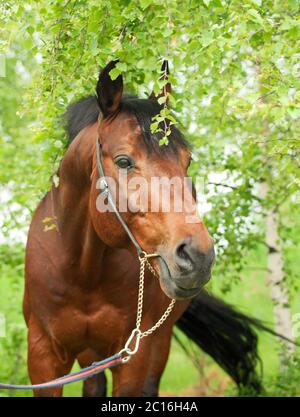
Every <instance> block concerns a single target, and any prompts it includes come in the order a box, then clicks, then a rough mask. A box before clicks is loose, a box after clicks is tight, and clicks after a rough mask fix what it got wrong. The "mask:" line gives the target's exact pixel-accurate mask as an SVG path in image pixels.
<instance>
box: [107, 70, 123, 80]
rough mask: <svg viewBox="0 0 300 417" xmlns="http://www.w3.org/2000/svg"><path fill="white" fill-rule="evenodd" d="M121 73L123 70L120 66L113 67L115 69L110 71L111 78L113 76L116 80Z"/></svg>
mask: <svg viewBox="0 0 300 417" xmlns="http://www.w3.org/2000/svg"><path fill="white" fill-rule="evenodd" d="M120 74H121V71H120V69H119V68H118V67H115V68H113V69H112V70H111V71H110V72H109V75H110V78H111V79H112V80H115V79H116V78H118V76H119V75H120Z"/></svg>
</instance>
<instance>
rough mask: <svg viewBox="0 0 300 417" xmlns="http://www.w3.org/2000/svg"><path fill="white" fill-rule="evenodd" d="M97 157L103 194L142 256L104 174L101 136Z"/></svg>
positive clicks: (97, 142)
mask: <svg viewBox="0 0 300 417" xmlns="http://www.w3.org/2000/svg"><path fill="white" fill-rule="evenodd" d="M96 158H97V168H98V174H99V178H100V190H101V194H103V195H105V196H107V199H108V202H109V204H110V206H111V208H112V209H113V211H114V213H115V215H116V217H117V219H118V220H119V222H120V223H121V225H122V226H123V228H124V230H125V232H126V233H127V235H128V237H129V239H130V240H131V242H132V244H133V245H134V247H135V249H136V251H137V254H138V256H139V257H140V255H141V254H142V253H143V250H142V248H141V247H140V245H139V244H138V242H137V240H136V238H135V237H134V236H133V234H132V233H131V231H130V230H129V227H128V226H127V224H126V223H125V221H124V220H123V218H122V216H121V214H120V212H119V210H118V209H117V207H116V204H115V202H114V199H113V196H112V194H111V191H110V189H109V186H108V183H107V180H106V177H105V174H104V170H103V165H102V153H101V145H100V142H99V138H98V137H97V139H96Z"/></svg>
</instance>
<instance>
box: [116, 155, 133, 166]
mask: <svg viewBox="0 0 300 417" xmlns="http://www.w3.org/2000/svg"><path fill="white" fill-rule="evenodd" d="M115 164H116V165H117V166H118V167H119V168H121V169H129V168H131V167H132V166H133V163H132V161H131V159H130V158H128V157H127V156H120V157H118V158H117V159H116V160H115Z"/></svg>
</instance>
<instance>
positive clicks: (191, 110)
mask: <svg viewBox="0 0 300 417" xmlns="http://www.w3.org/2000/svg"><path fill="white" fill-rule="evenodd" d="M0 8H1V9H0V10H1V24H0V33H1V39H0V55H1V56H2V61H5V70H6V74H5V76H3V77H1V78H0V87H1V88H0V144H1V150H0V166H1V169H0V187H1V188H0V202H1V208H0V222H1V234H2V235H1V246H0V250H1V253H0V262H1V264H0V291H1V292H0V294H1V298H0V311H1V313H3V314H4V315H5V317H6V323H7V326H6V327H7V337H6V338H1V339H0V357H1V358H6V359H7V360H5V361H1V362H0V377H1V378H0V379H1V380H3V381H10V382H26V380H27V375H26V358H25V351H26V342H25V327H24V323H23V320H22V316H21V299H22V291H23V251H24V245H23V244H22V243H20V242H23V243H24V235H25V234H26V231H27V227H28V224H29V221H30V216H31V214H32V211H33V210H34V208H35V207H36V204H37V203H38V201H39V199H40V198H41V196H42V195H43V194H44V193H45V192H46V191H47V190H48V188H49V185H50V182H49V178H50V176H51V174H52V173H53V172H55V169H56V167H57V164H58V163H59V160H60V158H61V156H62V155H63V153H64V150H65V146H66V140H65V133H64V130H63V126H62V123H61V119H60V115H61V114H62V113H63V112H64V111H65V108H66V106H67V104H68V103H70V102H71V101H73V100H75V99H77V98H79V97H81V96H83V95H84V94H90V93H91V92H93V91H94V89H95V84H96V80H97V75H98V71H99V68H100V67H102V66H103V65H105V63H106V62H107V61H109V60H110V59H115V58H119V59H120V64H119V65H118V68H117V70H116V71H115V72H114V73H113V74H112V76H113V77H116V76H117V75H118V73H123V74H124V78H125V82H126V89H127V90H128V91H130V92H133V93H137V94H139V95H140V96H147V95H148V94H149V93H150V92H151V91H152V89H154V91H158V90H159V89H160V88H161V82H160V81H159V76H160V67H161V61H162V59H164V58H167V59H169V62H170V64H171V76H170V79H171V82H172V87H173V92H172V96H171V97H170V99H171V104H172V107H173V109H174V114H175V117H176V118H177V119H178V120H179V121H180V125H181V128H182V129H183V131H184V132H185V133H186V135H187V137H188V138H189V140H190V141H191V142H192V143H193V146H194V162H193V164H192V167H191V175H194V176H196V175H198V176H201V177H202V178H205V184H206V188H205V191H206V200H205V205H204V208H205V209H206V212H205V220H206V222H207V224H208V227H209V229H210V230H211V232H212V234H213V236H214V239H215V241H216V243H217V249H218V253H217V254H218V262H217V266H216V268H215V272H214V280H213V281H212V284H211V287H212V288H211V289H212V290H213V291H214V292H216V293H218V294H220V295H222V297H223V298H224V299H226V300H228V301H230V302H232V303H233V304H234V305H236V306H238V307H240V308H241V309H242V310H243V311H245V312H248V313H251V314H252V315H254V316H256V317H259V318H261V319H264V320H266V321H267V322H269V323H272V322H273V320H274V317H273V310H272V301H271V297H270V291H269V288H268V287H267V285H266V274H267V256H268V251H267V247H266V243H265V239H264V230H265V216H266V213H267V211H268V210H270V209H274V210H276V212H278V213H279V219H280V223H279V233H280V238H281V243H282V247H283V259H284V269H285V277H284V284H285V286H286V288H287V289H288V292H289V301H290V307H291V310H292V313H297V312H299V311H300V300H299V268H298V258H299V246H300V237H299V231H300V220H299V215H298V213H299V185H300V182H299V181H300V180H299V168H300V161H299V117H300V105H299V99H300V92H299V72H300V61H299V57H300V49H299V35H300V20H299V3H298V1H296V0H283V1H276V0H275V1H268V0H246V1H243V2H240V1H235V0H232V1H230V0H203V1H202V0H181V1H179V0H166V1H160V0H156V1H149V0H132V1H130V0H111V1H108V0H100V1H99V0H97V1H96V0H65V1H61V0H51V1H47V2H46V1H44V0H41V1H34V0H28V1H25V2H23V1H19V0H16V1H4V0H1V1H0ZM263 182H267V183H268V193H267V195H266V196H262V195H261V184H262V183H263ZM22 232H23V233H22ZM260 343H261V355H262V358H263V363H264V368H265V377H266V379H267V380H268V381H269V382H268V383H267V385H268V386H269V387H270V392H271V393H273V394H278V395H283V393H284V394H285V395H297V394H298V395H299V389H298V388H296V387H297V386H299V384H298V385H297V383H295V382H294V381H299V376H298V374H297V372H292V371H291V370H290V368H285V369H286V370H285V371H280V369H279V366H278V365H279V361H278V349H279V347H278V344H277V341H276V340H274V339H271V338H268V337H267V336H262V337H261V342H260ZM199 358H200V359H199V360H200V361H201V364H202V365H203V368H204V371H203V373H202V375H201V378H200V376H199V375H198V373H197V372H196V370H195V369H194V368H193V366H192V364H190V365H187V364H186V358H185V357H184V355H183V354H182V353H181V352H180V350H179V349H178V347H176V346H174V349H173V351H172V357H171V360H170V362H169V365H168V369H167V372H166V374H165V377H164V380H163V384H162V389H163V391H164V392H170V393H179V392H181V393H184V392H186V391H185V389H186V390H188V389H190V390H196V392H198V393H201V394H202V395H207V394H209V393H213V394H215V395H218V394H223V393H224V392H225V391H224V390H225V389H227V388H230V386H231V385H230V382H228V380H227V378H226V377H225V376H224V374H223V373H222V372H221V371H220V370H219V369H218V368H217V367H216V365H214V364H213V363H212V362H211V360H210V359H209V358H207V357H205V356H203V355H202V356H201V355H200V354H199ZM294 360H297V359H294ZM178 362H180V363H182V364H183V365H182V368H180V371H178V372H177V374H178V379H176V378H174V367H175V363H178ZM291 369H294V365H293V367H292V368H291ZM289 372H290V373H289ZM286 375H288V376H286ZM270 380H272V381H273V382H272V383H271V382H270ZM201 381H202V382H201ZM282 381H284V382H282ZM226 387H227V388H226ZM68 389H69V388H68ZM70 390H71V391H69V394H72V395H77V394H78V393H79V389H78V388H77V387H75V388H74V389H73V388H70ZM226 392H230V391H228V390H227V391H226ZM228 395H229V394H228Z"/></svg>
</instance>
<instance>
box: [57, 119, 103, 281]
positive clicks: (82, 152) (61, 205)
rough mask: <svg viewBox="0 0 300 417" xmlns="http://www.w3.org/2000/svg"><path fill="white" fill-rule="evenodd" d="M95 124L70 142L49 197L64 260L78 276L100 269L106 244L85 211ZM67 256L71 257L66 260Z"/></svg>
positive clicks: (92, 164) (95, 133) (92, 158)
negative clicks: (71, 265) (55, 184)
mask: <svg viewBox="0 0 300 417" xmlns="http://www.w3.org/2000/svg"><path fill="white" fill-rule="evenodd" d="M96 137H97V124H95V125H92V126H90V127H88V128H86V129H84V130H83V131H82V132H80V133H79V135H77V137H76V138H75V139H74V140H73V142H72V143H71V144H70V146H69V148H68V150H67V152H66V154H65V156H64V158H63V160H62V162H61V166H60V169H59V180H60V181H59V186H58V187H57V188H53V189H52V198H53V205H54V212H55V216H56V217H57V223H58V228H59V233H60V236H61V239H62V241H63V247H64V248H65V249H66V253H67V258H68V260H67V261H68V262H72V264H75V265H76V270H77V271H78V272H80V274H79V275H81V276H83V279H84V275H85V276H88V282H89V284H91V282H92V276H91V275H93V274H91V272H92V271H94V273H95V271H97V272H98V274H99V270H101V267H102V263H103V256H104V252H105V251H107V250H108V247H107V246H106V245H105V244H104V243H103V242H102V241H101V240H100V239H99V237H98V235H97V234H96V232H95V229H94V227H93V224H92V220H91V216H90V213H89V196H90V189H91V176H92V175H93V174H94V172H93V170H94V169H96V164H95V161H94V154H95V139H96ZM70 258H71V259H70Z"/></svg>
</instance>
